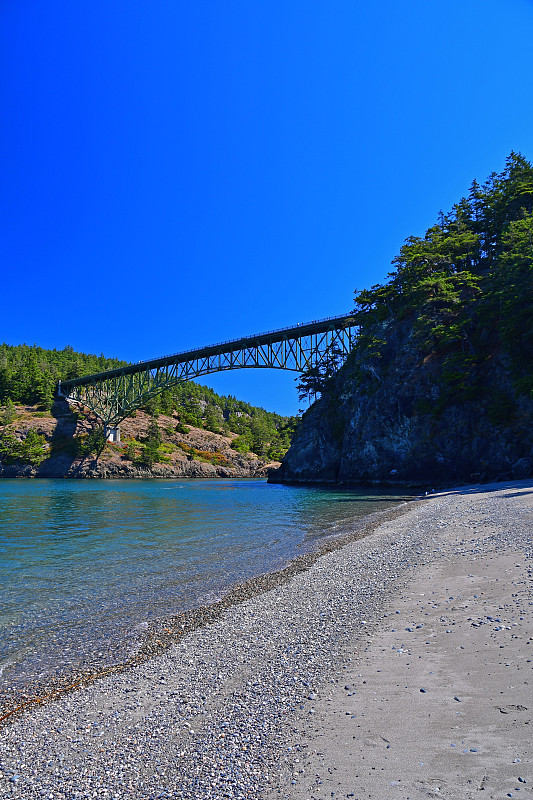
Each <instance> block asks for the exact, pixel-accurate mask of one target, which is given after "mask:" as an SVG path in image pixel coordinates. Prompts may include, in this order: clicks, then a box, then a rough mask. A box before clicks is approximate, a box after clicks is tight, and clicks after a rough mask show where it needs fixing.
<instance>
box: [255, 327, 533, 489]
mask: <svg viewBox="0 0 533 800" xmlns="http://www.w3.org/2000/svg"><path fill="white" fill-rule="evenodd" d="M385 327H387V326H386V324H385V323H384V325H383V328H385ZM381 333H382V334H383V339H384V340H386V341H387V345H386V347H385V348H384V350H383V352H382V353H381V357H380V358H379V359H374V360H373V361H372V362H371V363H369V361H368V359H365V358H364V357H362V356H360V355H359V354H358V353H357V352H354V353H353V354H352V356H351V357H350V359H349V360H348V363H347V364H346V365H345V366H344V367H343V368H342V369H341V370H340V372H339V373H338V374H337V376H336V377H335V378H334V379H333V381H332V382H331V385H330V386H329V388H328V390H327V391H326V392H325V394H324V396H323V397H322V398H321V399H320V400H319V401H318V402H316V403H315V404H314V405H313V406H312V407H311V408H310V409H309V411H308V412H307V413H306V414H305V415H304V418H303V420H302V424H301V426H300V428H299V430H298V432H297V434H296V437H295V439H294V440H293V443H292V446H291V448H290V450H289V451H288V453H287V455H286V456H285V458H284V460H283V463H282V465H281V467H280V469H279V470H278V471H277V472H276V473H274V475H273V476H272V477H271V478H270V480H272V481H274V482H315V481H316V482H339V483H351V484H368V483H384V484H394V483H401V484H404V485H405V484H410V485H423V486H424V485H425V486H428V485H433V486H436V485H446V484H448V485H450V484H453V483H466V482H471V481H487V480H494V479H496V480H497V479H501V480H505V479H507V478H521V477H527V476H528V475H532V474H533V436H532V431H533V400H532V399H530V398H528V397H527V396H525V395H518V394H517V393H516V391H515V389H514V387H513V383H512V381H511V377H510V373H509V369H508V364H507V362H506V357H505V355H504V354H497V353H496V354H494V355H493V357H492V358H491V359H489V360H488V362H487V364H486V365H485V368H484V370H483V374H482V376H481V378H480V380H479V381H478V384H477V385H476V387H475V391H474V390H473V391H472V395H473V397H472V399H470V400H469V399H465V397H464V395H463V397H462V398H461V400H460V401H455V400H454V398H453V396H445V389H444V387H443V382H442V361H441V359H439V358H438V357H434V358H431V357H428V356H427V355H426V354H425V353H424V352H422V351H421V350H420V349H419V347H418V346H417V340H416V336H415V335H414V333H413V327H412V325H410V324H408V323H396V322H395V323H392V328H391V327H389V328H388V329H387V330H385V329H383V330H382V331H381Z"/></svg>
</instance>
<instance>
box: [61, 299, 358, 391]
mask: <svg viewBox="0 0 533 800" xmlns="http://www.w3.org/2000/svg"><path fill="white" fill-rule="evenodd" d="M343 324H345V325H346V326H348V325H350V324H351V325H353V324H354V319H353V315H350V314H343V315H341V316H339V317H325V318H324V319H319V320H313V321H312V322H305V323H301V324H298V325H292V326H290V327H288V328H278V329H277V330H273V331H267V332H266V333H258V334H254V335H252V336H244V337H241V338H239V339H230V340H228V341H226V342H219V343H218V344H212V345H209V346H207V347H199V348H196V349H194V350H184V351H182V352H180V353H173V354H172V355H167V356H161V357H160V358H154V359H151V360H149V361H139V362H138V363H137V364H130V365H129V366H127V367H118V368H116V369H111V370H108V371H106V372H98V373H95V374H93V375H84V376H83V377H82V378H73V379H72V380H68V381H63V382H62V383H61V392H62V393H63V394H65V393H66V394H68V389H70V388H72V387H74V386H83V385H85V384H87V383H91V382H93V381H94V380H98V379H102V378H105V379H108V378H114V377H118V376H120V375H133V374H135V373H137V372H145V371H147V370H151V369H158V368H161V367H166V366H170V365H172V364H180V363H184V362H186V361H191V360H193V359H198V358H206V357H209V356H213V355H217V354H219V353H231V352H233V351H236V350H242V349H243V348H246V347H257V346H258V345H262V344H273V343H275V342H281V341H284V340H285V339H291V338H298V339H301V338H303V337H305V336H311V335H313V334H318V333H325V332H326V331H329V330H332V329H335V328H340V327H342V326H343Z"/></svg>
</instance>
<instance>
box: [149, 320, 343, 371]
mask: <svg viewBox="0 0 533 800" xmlns="http://www.w3.org/2000/svg"><path fill="white" fill-rule="evenodd" d="M351 316H352V315H351V314H341V315H340V316H335V317H322V318H321V319H312V320H311V321H310V322H298V323H297V324H296V325H289V326H287V327H286V328H273V330H271V331H261V333H252V334H250V335H249V336H238V337H237V338H236V339H225V341H223V342H215V344H210V345H206V346H205V347H195V348H194V350H180V351H178V352H177V353H168V354H167V355H164V356H156V357H155V358H147V359H144V360H143V361H138V362H137V363H138V364H148V363H150V362H152V361H159V360H164V359H172V358H180V357H181V356H186V355H189V353H191V354H192V353H196V352H203V351H204V350H207V348H208V347H209V348H210V349H211V348H212V347H213V348H214V347H224V345H226V344H236V343H237V342H242V341H246V340H247V339H251V340H253V339H257V337H258V336H275V335H276V334H278V333H287V331H298V329H299V327H300V326H301V327H302V328H307V327H308V326H310V325H322V323H324V322H340V321H341V320H344V319H346V320H347V319H349V318H350V317H351Z"/></svg>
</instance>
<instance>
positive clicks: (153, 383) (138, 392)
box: [58, 316, 357, 427]
mask: <svg viewBox="0 0 533 800" xmlns="http://www.w3.org/2000/svg"><path fill="white" fill-rule="evenodd" d="M356 332H357V331H356V326H355V322H354V320H353V318H351V317H349V316H343V317H333V318H330V319H327V320H319V321H317V322H314V323H306V324H303V325H299V326H296V327H293V328H285V329H282V330H280V331H271V332H269V333H266V334H259V335H257V336H252V337H246V338H244V339H239V340H234V341H232V342H224V343H222V344H220V345H211V346H209V347H207V348H199V349H197V350H191V351H188V352H185V353H178V354H176V355H173V356H164V357H162V358H159V359H155V360H153V361H144V362H139V363H138V364H130V365H129V366H127V367H122V368H118V369H113V370H109V371H107V372H100V373H97V374H96V375H88V376H86V377H83V378H77V379H74V380H70V381H64V382H63V383H61V384H60V385H59V389H58V391H59V395H60V396H62V397H65V399H66V400H68V402H69V403H77V404H79V405H82V406H85V407H86V408H89V409H90V410H91V411H93V412H94V413H95V414H96V415H97V416H98V417H100V419H101V420H102V421H103V423H104V424H105V425H106V426H107V427H114V426H117V425H118V424H119V423H120V422H121V421H122V420H123V419H126V417H129V416H130V415H131V414H132V413H133V412H134V411H135V410H136V409H138V408H141V407H142V406H144V405H146V403H147V402H148V401H149V400H150V399H151V398H153V397H155V396H156V395H158V394H160V393H161V392H162V391H164V390H165V389H169V388H171V387H172V386H175V385H176V384H178V383H181V382H183V381H188V380H191V379H193V378H199V377H201V376H203V375H209V374H211V373H215V372H224V371H227V370H232V369H284V370H291V371H293V372H299V373H302V372H305V371H307V370H308V369H311V368H313V367H320V366H321V365H322V364H323V363H325V360H326V359H328V358H331V354H332V353H334V354H335V356H336V359H337V361H340V362H343V361H345V359H346V358H347V356H348V354H349V353H350V351H351V350H352V348H353V345H354V342H355V337H356Z"/></svg>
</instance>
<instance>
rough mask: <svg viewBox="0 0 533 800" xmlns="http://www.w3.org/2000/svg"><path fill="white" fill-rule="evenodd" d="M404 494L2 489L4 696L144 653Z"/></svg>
mask: <svg viewBox="0 0 533 800" xmlns="http://www.w3.org/2000/svg"><path fill="white" fill-rule="evenodd" d="M397 502H398V498H397V497H395V496H388V497H387V496H383V495H375V494H365V493H362V492H358V491H353V490H352V491H350V490H346V491H339V490H328V489H321V488H311V487H289V486H277V485H269V484H267V483H266V481H263V480H216V481H209V480H197V481H179V480H170V481H161V480H158V481H86V480H85V481H73V480H3V481H0V689H1V688H2V684H4V685H6V684H8V683H9V685H17V684H20V685H22V683H23V682H24V681H28V680H33V679H36V678H39V679H45V678H46V677H47V676H50V675H51V674H53V672H54V671H57V672H59V673H61V672H65V671H68V670H70V669H74V668H76V667H78V666H79V665H80V664H81V663H82V662H84V660H85V661H86V662H87V661H88V660H89V661H92V662H94V661H95V660H96V661H98V659H100V660H101V661H106V662H110V661H111V662H112V661H114V660H115V661H116V660H119V659H120V658H121V657H122V658H123V657H124V652H125V649H126V650H127V649H129V652H131V651H132V650H134V648H135V645H136V642H138V640H139V637H140V635H141V634H142V631H143V630H144V629H146V627H147V625H148V624H149V623H150V622H151V621H153V620H156V619H163V618H165V617H169V616H171V615H173V614H175V613H177V612H179V611H182V610H184V609H188V608H191V607H193V606H197V605H200V604H207V603H209V602H213V601H214V600H216V599H218V598H219V597H220V596H221V595H222V594H223V593H224V590H227V589H228V588H229V587H230V586H232V585H234V584H236V583H239V582H241V581H243V580H246V579H247V578H250V577H252V576H253V575H258V574H260V573H264V572H269V571H272V570H275V569H278V568H280V567H281V566H283V565H285V564H286V563H287V562H288V561H290V560H291V559H292V558H294V557H295V556H297V555H300V554H302V553H304V552H306V551H308V550H309V549H311V548H312V547H313V546H314V545H315V544H316V542H317V541H319V540H320V539H321V538H323V537H324V536H331V535H334V534H338V533H341V532H342V531H343V530H344V529H345V528H346V526H347V525H349V523H350V521H351V520H353V519H354V517H358V516H362V515H365V514H369V513H373V512H374V511H377V510H381V509H384V508H386V507H388V506H390V505H392V504H396V503H397Z"/></svg>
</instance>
